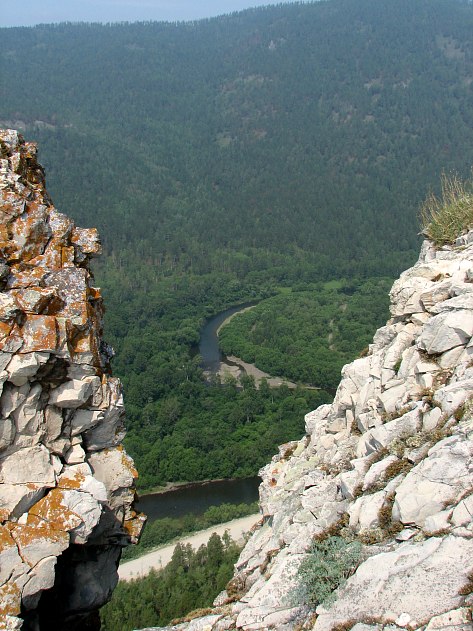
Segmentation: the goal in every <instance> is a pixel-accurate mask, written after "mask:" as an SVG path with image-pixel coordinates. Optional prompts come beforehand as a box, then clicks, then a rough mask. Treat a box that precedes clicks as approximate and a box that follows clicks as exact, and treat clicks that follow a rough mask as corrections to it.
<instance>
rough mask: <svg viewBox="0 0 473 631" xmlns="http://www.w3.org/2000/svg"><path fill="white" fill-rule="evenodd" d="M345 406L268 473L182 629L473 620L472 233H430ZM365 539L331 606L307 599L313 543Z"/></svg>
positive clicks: (366, 628)
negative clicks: (240, 541)
mask: <svg viewBox="0 0 473 631" xmlns="http://www.w3.org/2000/svg"><path fill="white" fill-rule="evenodd" d="M391 314H392V317H391V319H390V320H389V322H388V323H387V325H386V326H384V327H382V328H381V329H379V330H378V331H377V333H376V334H375V336H374V340H373V343H372V344H371V345H370V347H369V351H368V353H367V354H366V356H364V357H360V358H359V359H356V360H355V361H354V362H352V363H351V364H349V365H347V366H345V367H344V368H343V371H342V380H341V383H340V385H339V388H338V390H337V393H336V396H335V400H334V402H333V404H332V405H323V406H321V407H319V408H318V409H317V410H315V411H313V412H311V413H309V414H307V416H306V435H305V436H304V438H302V440H300V441H295V442H293V443H290V444H287V445H283V446H282V447H281V448H280V450H279V454H278V455H277V456H275V457H274V458H273V460H272V462H271V463H270V464H268V465H267V466H266V467H265V468H264V469H263V470H262V471H261V472H260V474H261V476H262V478H263V483H262V485H261V487H260V504H261V511H262V515H263V517H262V521H261V525H260V526H259V527H258V528H257V530H256V531H255V532H254V533H253V535H252V536H251V537H250V539H249V541H248V543H247V544H246V546H245V548H244V549H243V551H242V553H241V556H240V558H239V560H238V562H237V564H236V572H235V576H234V578H233V579H232V581H231V582H230V584H229V586H228V588H227V591H226V592H224V593H223V594H221V595H220V596H219V597H218V599H217V601H216V602H215V605H218V607H217V606H216V608H215V611H214V612H213V613H212V615H208V616H206V617H205V618H201V619H195V620H193V621H192V622H190V623H185V624H181V625H177V626H174V627H169V629H171V628H172V629H174V630H176V631H177V630H178V629H179V630H180V629H182V630H183V629H187V631H198V630H200V629H207V630H209V631H210V630H212V631H217V630H218V631H224V630H226V629H235V628H236V629H243V630H246V631H256V630H264V629H278V630H286V629H287V630H289V629H313V630H314V631H341V630H343V631H350V630H351V631H375V630H378V629H379V630H381V629H385V630H386V631H388V630H389V631H395V630H400V629H411V630H414V629H422V630H423V631H434V630H435V631H438V630H440V629H443V630H445V631H447V630H448V631H467V630H470V631H471V629H473V622H472V606H473V339H472V334H473V231H471V232H469V233H468V234H464V235H462V236H460V237H459V238H458V239H457V241H456V243H455V244H454V245H453V246H444V247H441V248H436V247H435V246H434V245H433V244H432V243H431V242H429V241H425V242H424V244H423V246H422V250H421V254H420V258H419V261H418V262H417V263H416V265H414V266H413V267H412V268H411V269H409V270H407V271H406V272H404V273H403V274H402V275H401V277H400V278H399V280H397V281H396V282H395V283H394V286H393V288H392V290H391ZM332 535H337V536H338V537H341V538H342V539H345V540H346V541H347V542H350V541H359V542H361V544H362V546H363V549H362V550H363V551H362V556H361V559H360V563H359V565H358V567H357V568H356V570H355V571H354V572H353V574H352V575H351V576H350V577H349V578H348V580H347V581H346V583H345V584H344V585H341V586H340V587H339V588H338V589H337V590H336V591H335V593H334V594H333V599H332V601H331V602H325V603H319V604H318V606H317V607H316V608H315V609H314V608H313V609H312V610H311V609H309V607H308V606H307V605H305V604H304V603H303V602H301V601H300V599H298V597H297V586H298V584H299V583H300V581H301V578H300V576H298V568H299V566H300V564H301V563H302V561H303V560H304V559H307V558H308V557H309V555H310V546H311V543H312V542H313V541H314V540H322V539H324V537H328V536H332Z"/></svg>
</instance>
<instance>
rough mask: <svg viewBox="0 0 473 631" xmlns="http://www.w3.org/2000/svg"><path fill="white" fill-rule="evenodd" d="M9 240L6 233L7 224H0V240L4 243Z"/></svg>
mask: <svg viewBox="0 0 473 631" xmlns="http://www.w3.org/2000/svg"><path fill="white" fill-rule="evenodd" d="M2 210H3V209H2ZM9 240H10V236H9V234H8V228H7V226H6V225H5V224H0V241H1V242H2V243H5V244H6V243H8V241H9Z"/></svg>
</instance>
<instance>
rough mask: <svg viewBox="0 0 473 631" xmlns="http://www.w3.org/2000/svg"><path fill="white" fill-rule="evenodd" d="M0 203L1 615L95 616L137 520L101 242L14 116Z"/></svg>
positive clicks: (47, 621)
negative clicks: (57, 203)
mask: <svg viewBox="0 0 473 631" xmlns="http://www.w3.org/2000/svg"><path fill="white" fill-rule="evenodd" d="M0 213H1V222H0V395H1V396H0V629H20V628H21V629H23V630H25V631H27V630H32V631H33V630H34V631H36V630H38V629H49V630H52V631H54V630H56V629H57V630H58V631H59V630H62V629H64V630H65V629H68V630H74V629H80V628H88V629H93V628H98V626H97V624H95V622H94V620H96V612H97V610H98V608H99V607H100V606H101V605H102V604H104V603H105V602H106V601H107V600H108V598H109V597H110V595H111V592H112V590H113V588H114V586H115V584H116V582H117V572H116V568H117V564H118V561H119V557H120V551H121V548H122V547H123V546H125V545H128V543H130V542H134V541H136V540H137V537H138V536H139V534H140V531H141V528H142V525H143V522H144V517H143V516H142V515H138V514H136V512H135V511H134V509H133V500H134V488H133V487H134V478H135V477H136V475H137V474H136V471H135V469H134V466H133V462H132V460H131V459H130V458H129V457H128V456H127V455H126V453H125V452H124V450H123V447H122V446H121V441H122V439H123V436H124V426H123V417H124V407H123V398H122V394H121V385H120V382H119V380H118V379H116V378H114V377H112V376H111V372H110V366H109V359H110V357H109V354H108V352H107V350H108V348H107V346H106V345H105V344H104V343H103V341H102V301H101V296H100V292H99V290H98V289H97V288H95V287H94V286H93V284H92V283H93V277H92V275H91V272H90V269H89V261H90V259H91V257H93V256H96V255H98V254H99V253H100V242H99V238H98V235H97V232H96V230H94V229H87V230H86V229H81V228H77V227H76V226H75V225H74V223H73V222H72V221H71V220H70V219H69V218H68V217H66V216H65V215H63V214H61V213H59V212H58V211H57V210H56V209H55V207H54V206H53V205H52V202H51V200H50V198H49V195H48V194H47V192H46V189H45V182H44V173H43V169H42V168H41V166H40V165H39V164H38V163H37V161H36V146H35V145H34V144H32V143H26V142H25V141H24V140H23V138H22V137H21V136H20V135H19V134H18V133H17V132H16V131H13V130H6V131H0ZM94 624H95V627H94ZM86 625H87V627H86Z"/></svg>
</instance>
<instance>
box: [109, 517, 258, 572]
mask: <svg viewBox="0 0 473 631" xmlns="http://www.w3.org/2000/svg"><path fill="white" fill-rule="evenodd" d="M260 519H261V515H259V514H256V515H248V516H247V517H240V519H234V520H232V521H228V522H226V523H224V524H217V525H216V526H212V528H207V529H206V530H199V532H195V533H194V534H192V535H189V536H188V537H183V538H182V539H179V540H178V541H174V542H173V543H171V544H167V545H165V546H161V547H159V548H156V550H153V552H149V553H148V554H144V555H143V556H141V557H139V558H138V559H133V561H125V562H124V563H121V564H120V566H119V568H118V576H119V578H120V580H122V581H129V580H132V579H134V578H139V577H141V576H146V575H147V574H148V573H149V572H150V571H151V570H152V569H156V570H159V569H161V568H162V567H164V566H165V565H167V564H168V563H169V561H170V560H171V558H172V555H173V552H174V548H175V547H176V545H177V544H178V543H180V544H182V545H187V544H188V543H190V544H191V546H192V547H193V548H194V549H197V548H199V547H200V546H201V545H202V544H206V543H207V542H208V540H209V539H210V537H211V536H212V534H213V533H214V532H215V533H217V535H219V536H220V537H221V536H222V535H223V534H224V533H225V531H228V533H229V535H230V537H231V538H232V539H233V540H234V541H237V542H238V543H242V542H243V541H244V539H245V534H246V533H248V532H249V531H250V530H251V528H252V527H253V526H254V525H255V524H256V523H257V522H258V521H259V520H260Z"/></svg>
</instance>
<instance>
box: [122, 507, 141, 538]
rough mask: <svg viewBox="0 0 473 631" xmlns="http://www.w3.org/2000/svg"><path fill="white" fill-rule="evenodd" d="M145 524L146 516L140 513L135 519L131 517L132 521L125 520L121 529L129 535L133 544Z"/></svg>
mask: <svg viewBox="0 0 473 631" xmlns="http://www.w3.org/2000/svg"><path fill="white" fill-rule="evenodd" d="M145 522H146V515H143V513H140V514H139V515H136V517H133V519H126V520H125V522H124V523H123V528H124V529H125V530H126V532H127V533H128V534H129V535H130V537H131V540H132V541H133V542H135V541H136V542H137V541H138V539H139V537H140V535H141V531H142V530H143V526H144V524H145Z"/></svg>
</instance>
